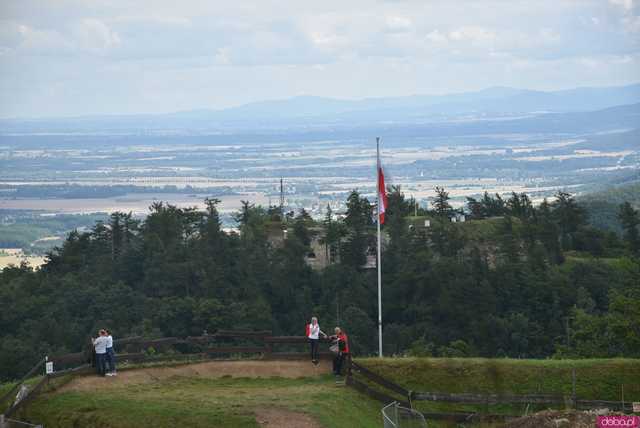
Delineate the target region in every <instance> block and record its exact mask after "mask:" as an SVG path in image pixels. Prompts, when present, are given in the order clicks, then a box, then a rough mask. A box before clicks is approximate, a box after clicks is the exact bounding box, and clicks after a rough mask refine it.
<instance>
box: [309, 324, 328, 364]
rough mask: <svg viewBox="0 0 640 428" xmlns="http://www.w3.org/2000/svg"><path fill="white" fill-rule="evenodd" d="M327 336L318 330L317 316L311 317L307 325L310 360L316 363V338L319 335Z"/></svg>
mask: <svg viewBox="0 0 640 428" xmlns="http://www.w3.org/2000/svg"><path fill="white" fill-rule="evenodd" d="M321 334H322V336H323V337H327V335H326V334H324V332H323V331H322V330H320V324H318V318H316V317H312V318H311V323H310V324H308V325H307V338H308V339H309V344H310V346H311V362H312V363H313V364H318V340H319V339H320V335H321Z"/></svg>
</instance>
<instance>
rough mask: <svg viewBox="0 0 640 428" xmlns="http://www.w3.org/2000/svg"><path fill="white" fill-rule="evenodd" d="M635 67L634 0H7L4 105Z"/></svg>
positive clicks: (60, 112) (629, 77) (257, 96)
mask: <svg viewBox="0 0 640 428" xmlns="http://www.w3.org/2000/svg"><path fill="white" fill-rule="evenodd" d="M638 81H640V0H535V1H533V0H526V1H521V0H486V1H485V0H443V1H439V0H421V1H420V0H386V1H361V0H348V1H345V0H337V1H334V0H323V1H302V0H294V1H284V0H280V1H272V0H260V1H248V0H247V1H235V2H233V1H222V0H208V1H204V0H203V1H195V0H180V1H175V0H134V1H132V0H0V117H47V116H75V115H88V114H134V113H163V112H172V111H179V110H191V109H202V108H206V109H222V108H226V107H230V106H237V105H240V104H244V103H248V102H253V101H260V100H266V99H279V98H287V97H292V96H296V95H318V96H326V97H335V98H366V97H383V96H402V95H414V94H443V93H451V92H464V91H470V90H479V89H483V88H487V87H491V86H511V87H517V88H526V89H540V90H555V89H564V88H572V87H577V86H610V85H611V86H613V85H624V84H629V83H636V82H638Z"/></svg>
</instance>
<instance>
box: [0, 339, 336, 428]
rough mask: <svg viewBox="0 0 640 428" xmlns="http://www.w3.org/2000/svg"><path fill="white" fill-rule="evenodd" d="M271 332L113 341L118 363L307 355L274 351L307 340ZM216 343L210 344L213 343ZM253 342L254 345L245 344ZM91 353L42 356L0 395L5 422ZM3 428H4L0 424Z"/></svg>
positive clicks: (80, 367) (85, 364)
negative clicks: (49, 369)
mask: <svg viewBox="0 0 640 428" xmlns="http://www.w3.org/2000/svg"><path fill="white" fill-rule="evenodd" d="M272 334H273V333H272V332H271V331H269V330H261V331H249V330H218V331H216V332H215V333H214V334H205V335H202V336H188V337H184V338H181V337H163V338H158V339H147V338H144V337H141V336H135V337H127V338H124V339H116V340H114V345H115V346H116V349H121V350H125V349H126V350H127V352H122V353H119V354H118V360H119V361H121V362H160V361H168V360H171V361H175V360H185V359H191V358H197V359H207V358H210V357H212V356H218V355H226V356H230V355H239V354H244V355H246V354H253V355H258V356H260V357H261V358H263V359H270V360H272V359H299V358H301V357H306V356H307V355H308V353H307V352H291V351H287V352H274V347H278V346H280V345H304V344H307V343H308V339H307V338H306V337H304V336H272ZM230 339H232V340H241V341H242V343H240V344H235V345H231V344H229V343H228V340H230ZM321 341H322V342H328V340H326V339H321ZM217 342H218V344H217V346H211V345H212V344H216V343H217ZM248 343H254V344H248ZM182 344H187V345H192V346H196V347H199V348H200V349H198V351H199V352H191V353H188V352H185V353H180V352H176V353H171V354H162V353H158V354H155V353H149V352H145V351H147V350H149V349H150V348H153V349H154V350H155V351H165V350H169V349H171V347H173V346H175V345H182ZM319 355H320V357H321V358H329V357H330V356H331V353H329V352H321V353H320V354H319ZM90 358H91V355H90V354H89V353H88V352H74V353H70V354H64V355H55V356H53V357H49V358H48V360H47V359H45V358H42V359H40V360H39V361H38V363H37V364H36V365H34V366H33V367H32V368H31V369H30V370H29V371H28V372H27V373H26V374H25V375H24V376H23V377H22V378H21V379H20V380H19V381H18V382H17V383H16V384H15V385H14V386H13V387H12V388H11V390H9V391H7V392H6V393H5V394H4V395H3V396H2V397H0V408H2V409H6V411H5V412H4V413H0V417H2V418H4V420H5V421H7V420H9V419H8V418H9V417H10V416H12V415H14V414H16V412H17V411H18V410H19V409H20V408H21V407H22V406H24V405H25V404H27V403H28V402H29V401H31V400H32V399H33V398H34V397H35V396H36V395H37V394H38V393H39V392H40V390H41V389H42V388H43V387H44V386H45V385H46V384H48V383H49V381H50V379H54V378H57V377H61V376H65V375H70V374H71V375H74V374H83V373H89V372H92V371H93V369H92V366H91V364H89V362H90V361H89V360H90ZM47 361H50V362H53V364H54V367H65V366H69V365H71V366H73V367H69V368H65V369H63V370H58V371H55V372H53V373H51V374H45V375H44V376H43V377H42V378H41V379H40V380H39V381H38V382H37V383H36V384H35V385H33V386H32V387H30V388H28V389H27V393H26V395H25V396H24V397H21V399H20V400H18V401H15V402H12V403H11V404H10V405H8V406H5V405H4V404H5V403H6V402H8V400H9V399H12V400H14V399H15V396H16V393H17V391H18V390H19V389H20V388H21V386H22V385H25V381H27V380H29V379H31V378H33V377H34V375H36V374H38V372H39V371H40V370H42V371H43V370H44V364H45V362H47ZM0 428H4V427H0Z"/></svg>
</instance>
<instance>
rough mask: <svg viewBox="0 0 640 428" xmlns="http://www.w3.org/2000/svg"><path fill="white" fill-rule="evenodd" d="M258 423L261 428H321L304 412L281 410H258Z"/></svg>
mask: <svg viewBox="0 0 640 428" xmlns="http://www.w3.org/2000/svg"><path fill="white" fill-rule="evenodd" d="M255 413H256V422H258V425H260V426H261V427H278V428H321V427H322V426H321V425H320V424H319V423H318V422H316V421H315V420H314V419H313V418H312V417H311V416H309V415H307V414H306V413H302V412H294V411H291V410H285V409H280V408H275V407H273V408H269V409H258V410H256V411H255Z"/></svg>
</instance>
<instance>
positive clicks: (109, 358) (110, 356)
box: [105, 329, 117, 376]
mask: <svg viewBox="0 0 640 428" xmlns="http://www.w3.org/2000/svg"><path fill="white" fill-rule="evenodd" d="M105 331H106V332H107V352H106V355H105V359H106V364H107V365H108V366H109V371H108V372H107V373H106V375H107V376H117V373H116V353H115V352H114V351H113V336H111V332H110V331H109V330H106V329H105Z"/></svg>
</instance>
